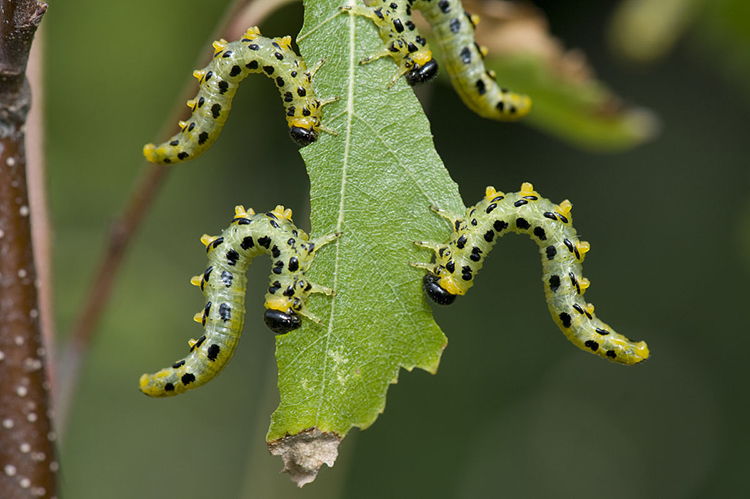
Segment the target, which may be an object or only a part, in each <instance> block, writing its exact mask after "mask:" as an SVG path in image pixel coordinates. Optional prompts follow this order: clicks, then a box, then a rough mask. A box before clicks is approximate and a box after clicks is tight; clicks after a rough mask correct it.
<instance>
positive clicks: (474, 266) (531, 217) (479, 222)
mask: <svg viewBox="0 0 750 499" xmlns="http://www.w3.org/2000/svg"><path fill="white" fill-rule="evenodd" d="M571 209H572V204H571V203H570V202H569V201H567V200H566V201H563V202H562V203H560V204H557V205H556V204H553V203H552V202H550V201H549V200H547V199H544V198H542V197H541V196H539V194H538V193H537V192H536V191H534V187H533V186H532V185H531V184H529V183H525V184H523V185H522V187H521V190H520V191H519V192H516V193H510V194H507V195H506V194H504V193H502V192H498V191H496V190H495V189H494V188H492V187H488V188H487V191H486V194H485V197H484V198H483V199H482V200H481V201H480V202H479V203H477V204H476V205H475V206H472V207H470V208H468V209H467V211H466V216H465V218H462V219H459V218H456V217H452V216H451V215H450V214H448V213H446V212H443V211H442V210H437V209H433V211H435V212H436V213H438V214H439V215H440V216H442V217H444V218H446V219H447V220H449V221H450V222H451V224H452V227H453V234H452V235H451V238H450V240H449V241H448V243H446V244H437V243H417V244H418V245H419V246H421V247H424V248H428V249H431V250H432V251H433V252H434V253H435V263H434V264H426V263H418V264H412V265H413V266H415V267H418V268H422V269H425V270H426V271H427V273H426V275H425V277H424V280H423V288H424V290H425V292H426V294H427V295H428V296H429V297H430V298H431V299H432V300H434V301H435V302H437V303H438V304H441V305H448V304H450V303H452V302H453V301H454V300H455V297H456V296H459V295H463V294H465V293H466V292H467V291H468V289H469V288H470V287H471V286H472V284H473V279H474V276H476V274H477V273H478V272H479V270H480V269H481V268H482V263H483V261H484V258H485V257H486V256H487V254H488V253H489V252H490V251H491V250H492V247H493V246H494V245H495V243H496V242H497V239H499V238H500V237H502V236H504V235H505V234H506V233H508V232H516V233H519V234H527V235H528V236H529V237H531V239H533V240H534V241H535V242H536V243H537V244H538V245H539V248H540V253H541V255H542V267H543V274H544V275H543V282H544V291H545V296H546V298H547V306H548V308H549V310H550V313H551V314H552V318H553V319H554V321H555V323H556V324H557V325H558V326H559V327H560V329H561V330H562V332H563V333H564V334H565V336H566V337H567V338H568V339H569V340H570V341H571V342H573V343H574V344H575V345H576V346H578V347H579V348H581V349H582V350H585V351H587V352H591V353H594V354H596V355H599V356H600V357H602V358H604V359H607V360H610V361H613V362H617V363H620V364H625V365H632V364H637V363H639V362H642V361H643V360H645V359H647V358H648V357H649V350H648V346H647V345H646V343H645V342H643V341H640V342H633V341H631V340H629V339H628V338H626V337H625V336H623V335H621V334H619V333H617V332H616V331H615V330H614V329H612V328H611V327H609V326H608V325H607V324H605V323H604V322H602V321H601V320H599V319H598V318H597V317H596V315H595V314H594V306H593V305H592V304H590V303H587V302H586V301H585V300H584V299H583V295H584V293H585V292H586V289H587V288H588V287H589V285H590V282H589V281H588V279H586V278H585V277H583V275H582V272H583V269H582V266H581V263H582V262H583V260H584V258H585V255H586V253H587V252H588V251H589V249H590V245H589V244H588V243H587V242H585V241H580V240H579V238H578V236H577V233H576V231H575V229H574V228H573V226H572V215H571Z"/></svg>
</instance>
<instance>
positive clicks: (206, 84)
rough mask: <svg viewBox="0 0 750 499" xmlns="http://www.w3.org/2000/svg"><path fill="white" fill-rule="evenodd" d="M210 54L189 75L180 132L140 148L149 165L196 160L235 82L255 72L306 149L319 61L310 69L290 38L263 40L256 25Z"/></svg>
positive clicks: (313, 131) (317, 104)
mask: <svg viewBox="0 0 750 499" xmlns="http://www.w3.org/2000/svg"><path fill="white" fill-rule="evenodd" d="M213 46H214V56H213V59H212V61H211V62H210V63H209V64H208V66H206V67H205V68H204V69H201V70H197V71H195V72H194V73H193V75H194V76H195V77H196V78H197V79H198V82H199V87H200V88H199V91H198V95H196V96H195V98H193V99H190V100H189V101H188V102H187V105H188V107H190V109H191V110H192V115H191V116H190V119H189V120H187V121H181V122H180V123H179V126H180V132H178V133H177V134H175V135H174V136H172V137H171V138H170V139H169V140H167V141H165V142H163V143H161V144H158V145H157V144H146V145H145V146H144V147H143V155H144V156H145V157H146V159H147V160H148V161H150V162H152V163H158V164H164V165H167V164H175V163H180V162H183V161H187V160H190V159H194V158H197V157H198V156H200V155H201V154H203V153H204V152H206V151H207V150H208V149H209V148H210V147H211V145H212V144H213V143H214V141H216V139H217V138H218V136H219V134H220V133H221V130H222V129H223V127H224V124H225V122H226V120H227V117H228V115H229V111H230V109H231V107H232V100H233V98H234V95H235V93H236V91H237V88H238V86H239V84H240V82H241V81H242V80H243V79H245V77H247V75H249V74H251V73H261V74H264V75H266V76H267V77H269V78H271V79H272V80H273V81H274V83H275V84H276V86H277V88H278V90H279V93H280V94H281V97H282V101H283V103H284V107H285V111H286V117H287V124H288V125H289V134H290V136H291V138H292V139H293V140H294V141H295V142H296V143H297V144H299V145H301V146H305V145H308V144H310V143H312V142H314V141H315V140H317V138H318V133H319V132H321V131H322V132H330V130H329V129H327V128H324V127H322V125H321V108H322V107H323V105H324V104H325V101H324V102H321V101H320V100H318V98H317V97H316V95H315V92H314V90H313V87H312V76H313V74H314V73H315V71H317V70H318V68H320V66H321V65H322V63H323V61H320V62H318V63H316V64H315V65H314V66H313V67H312V68H311V69H310V70H308V69H307V66H306V64H305V61H303V60H302V59H301V58H300V57H299V56H298V55H297V54H296V53H295V52H294V51H293V50H292V48H291V37H288V36H286V37H283V38H266V37H264V36H261V35H260V31H259V30H258V28H257V27H252V28H249V29H248V30H247V32H246V33H245V35H244V36H243V37H242V39H240V40H239V41H236V42H231V43H228V42H227V41H226V40H218V41H216V42H214V44H213Z"/></svg>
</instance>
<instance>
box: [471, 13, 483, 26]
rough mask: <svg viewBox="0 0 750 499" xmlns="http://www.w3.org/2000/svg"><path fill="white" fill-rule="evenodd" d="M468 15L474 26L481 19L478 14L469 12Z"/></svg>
mask: <svg viewBox="0 0 750 499" xmlns="http://www.w3.org/2000/svg"><path fill="white" fill-rule="evenodd" d="M470 17H471V22H472V23H474V26H476V25H477V24H479V21H481V20H482V18H481V17H479V15H478V14H471V15H470Z"/></svg>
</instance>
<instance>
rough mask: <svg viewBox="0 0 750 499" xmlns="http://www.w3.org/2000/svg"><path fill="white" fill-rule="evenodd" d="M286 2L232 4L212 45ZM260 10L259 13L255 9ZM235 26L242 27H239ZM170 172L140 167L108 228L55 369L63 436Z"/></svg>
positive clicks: (174, 115)
mask: <svg viewBox="0 0 750 499" xmlns="http://www.w3.org/2000/svg"><path fill="white" fill-rule="evenodd" d="M289 1H290V0H256V1H255V2H254V1H253V0H235V1H234V2H233V3H232V4H231V5H230V6H229V7H228V8H227V10H226V12H225V14H224V16H223V17H222V19H221V20H220V21H219V23H218V24H217V27H216V28H215V29H214V32H213V33H212V34H211V41H213V40H216V39H217V38H227V39H230V40H232V39H237V38H239V36H240V35H241V34H242V33H243V32H244V31H245V30H246V29H247V28H248V27H249V26H254V25H257V24H258V23H260V21H261V20H262V17H261V16H266V15H268V13H269V12H271V11H272V6H274V5H275V6H276V7H278V6H281V5H283V4H285V3H288V2H289ZM259 6H262V7H263V8H259ZM240 23H242V24H241V25H240ZM205 45H206V50H205V51H204V52H203V53H202V54H201V55H200V57H199V58H198V61H197V63H196V67H203V66H205V65H206V64H207V63H208V61H210V60H211V56H212V55H213V49H212V48H211V44H210V43H206V44H205ZM194 95H195V79H194V78H192V77H190V78H189V79H188V81H187V83H186V84H185V86H184V87H183V89H182V92H181V93H180V98H178V99H177V102H176V103H175V104H174V106H173V107H172V111H171V112H170V113H169V116H168V118H167V119H166V121H165V124H164V125H163V126H162V128H161V131H160V133H159V135H158V136H159V137H162V138H164V139H166V138H168V137H170V136H171V135H173V134H174V133H175V132H176V131H177V128H176V126H175V125H176V123H177V121H179V120H186V119H188V117H189V115H190V112H189V109H188V108H187V107H186V106H185V101H186V100H187V99H189V98H190V97H193V96H194ZM171 171H172V168H165V167H163V166H159V165H152V164H149V163H145V164H144V167H143V169H142V170H141V173H140V176H139V179H138V181H137V183H136V186H135V188H134V189H133V192H132V194H131V195H130V198H129V199H128V201H127V205H126V207H125V209H124V210H123V211H122V213H121V214H120V216H119V217H118V218H117V219H116V220H115V221H114V223H113V224H112V226H111V228H110V232H109V239H108V241H107V245H106V248H105V250H104V255H103V257H102V260H101V262H100V264H99V269H98V271H97V274H96V276H95V277H94V282H93V285H92V286H91V292H90V293H89V295H88V297H87V298H86V302H85V303H84V305H83V307H82V309H81V312H80V315H79V316H78V320H77V321H76V324H75V326H74V327H73V331H72V333H71V335H70V340H69V341H68V344H67V346H66V348H65V351H64V353H63V357H62V360H61V362H60V365H59V381H60V385H59V386H60V391H59V393H58V419H57V421H58V424H59V426H60V428H61V429H62V430H63V431H64V429H65V426H66V422H67V415H68V414H69V409H70V405H71V401H72V398H73V396H74V391H75V389H76V387H77V385H78V378H79V376H80V370H81V367H82V364H83V361H84V360H85V357H86V352H87V350H88V345H89V344H90V343H91V340H92V338H93V336H94V334H95V333H96V327H97V325H98V323H99V320H100V319H101V316H102V314H103V312H104V309H105V307H106V305H107V303H108V302H109V299H110V296H111V294H112V288H113V285H114V281H115V278H116V277H117V273H118V271H119V269H120V265H121V263H122V259H123V257H124V255H125V252H126V250H127V248H128V246H129V245H130V243H131V242H132V240H133V237H134V235H135V233H136V231H137V230H138V228H139V227H140V226H141V224H142V222H143V220H144V219H145V217H146V215H147V214H148V212H149V210H150V209H151V206H152V204H153V201H154V200H155V199H156V196H157V195H158V194H159V192H160V191H161V186H162V184H163V183H164V181H165V180H166V176H167V174H168V172H171Z"/></svg>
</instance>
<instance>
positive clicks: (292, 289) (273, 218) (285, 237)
mask: <svg viewBox="0 0 750 499" xmlns="http://www.w3.org/2000/svg"><path fill="white" fill-rule="evenodd" d="M340 235H341V234H340V233H335V234H328V235H326V236H323V237H319V238H316V239H310V237H309V236H308V235H307V233H306V232H305V231H303V230H301V229H298V228H297V227H296V226H295V225H294V222H293V221H292V210H289V209H284V207H283V206H277V207H276V208H275V209H274V210H273V211H269V212H267V213H255V212H254V211H253V210H252V209H250V210H248V211H245V209H244V208H243V207H242V206H237V207H236V208H235V217H234V219H233V220H232V223H231V225H230V226H229V227H228V228H227V229H225V230H224V231H223V232H222V234H221V236H218V237H211V236H209V235H204V236H203V237H202V238H201V242H203V244H204V245H205V246H206V252H207V253H208V261H209V266H208V268H207V269H206V270H205V272H203V274H201V275H197V276H195V277H193V278H192V279H191V281H190V282H191V283H192V284H193V285H195V286H198V287H200V288H201V290H202V291H203V294H204V295H205V296H206V299H207V301H206V306H205V307H204V308H203V311H201V312H199V313H197V314H196V315H195V317H194V319H195V321H196V322H199V323H201V324H202V325H203V327H204V334H203V336H201V337H200V338H199V339H197V340H190V341H189V342H188V344H189V345H190V352H189V353H188V355H187V356H186V357H185V358H183V359H181V360H178V361H177V362H175V363H174V364H172V366H170V367H167V368H165V369H162V370H161V371H159V372H157V373H154V374H144V375H143V376H141V379H140V389H141V391H142V392H143V393H145V394H146V395H150V396H152V397H168V396H173V395H178V394H180V393H183V392H185V391H187V390H190V389H193V388H196V387H199V386H201V385H204V384H205V383H207V382H209V381H210V380H211V379H213V378H214V377H216V376H217V375H218V374H219V372H221V370H222V369H224V367H225V366H226V365H227V363H229V361H230V360H231V358H232V356H233V355H234V352H235V350H236V349H237V344H238V343H239V340H240V334H241V333H242V326H243V323H244V320H245V290H246V285H247V278H246V277H245V274H246V272H247V269H248V267H249V265H250V262H251V261H252V259H253V258H255V257H256V256H258V255H260V254H261V253H268V254H269V255H270V256H271V257H272V258H273V268H272V273H271V278H270V286H269V287H268V292H267V293H266V301H265V307H266V311H265V313H264V315H263V320H264V321H265V323H266V325H267V326H268V327H269V329H271V330H272V331H273V332H275V333H277V334H285V333H288V332H290V331H293V330H295V329H297V328H299V327H300V325H301V319H300V316H302V317H306V318H308V319H310V320H312V321H314V322H317V323H321V320H320V319H318V318H317V317H315V315H313V314H312V312H310V311H309V310H308V309H307V307H306V305H305V304H306V301H307V298H308V297H309V296H310V294H312V293H322V294H325V295H332V294H333V290H332V289H329V288H327V287H325V286H321V285H319V284H315V283H312V282H310V281H309V280H308V279H307V278H306V277H305V272H306V271H307V270H308V269H309V268H310V264H311V263H312V260H313V257H314V255H315V253H316V252H317V251H318V250H319V249H320V248H321V247H322V246H324V245H326V244H328V243H330V242H331V241H333V240H334V239H336V238H338V237H339V236H340Z"/></svg>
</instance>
